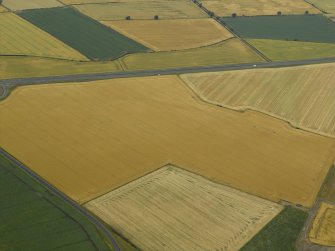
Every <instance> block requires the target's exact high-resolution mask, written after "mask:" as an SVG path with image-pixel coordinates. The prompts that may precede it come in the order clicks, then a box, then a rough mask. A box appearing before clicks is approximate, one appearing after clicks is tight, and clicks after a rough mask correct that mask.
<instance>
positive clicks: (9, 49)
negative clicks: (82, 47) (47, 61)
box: [0, 12, 88, 67]
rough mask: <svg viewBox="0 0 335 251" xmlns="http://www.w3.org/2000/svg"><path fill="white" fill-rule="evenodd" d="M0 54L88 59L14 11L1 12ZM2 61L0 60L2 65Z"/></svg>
mask: <svg viewBox="0 0 335 251" xmlns="http://www.w3.org/2000/svg"><path fill="white" fill-rule="evenodd" d="M0 34H1V39H0V54H1V55H29V56H40V57H50V58H61V59H71V60H83V61H87V60H88V59H87V58H86V57H85V56H84V55H82V54H80V53H79V52H77V51H75V50H74V49H72V48H71V47H69V46H67V45H66V44H64V43H63V42H61V41H59V40H57V39H56V38H54V37H53V36H51V35H50V34H48V33H46V32H44V31H43V30H41V29H39V28H37V27H36V26H34V25H32V24H31V23H29V22H27V21H26V20H24V19H22V18H21V17H19V16H17V15H16V14H14V13H11V12H6V13H0ZM1 64H2V62H0V67H1Z"/></svg>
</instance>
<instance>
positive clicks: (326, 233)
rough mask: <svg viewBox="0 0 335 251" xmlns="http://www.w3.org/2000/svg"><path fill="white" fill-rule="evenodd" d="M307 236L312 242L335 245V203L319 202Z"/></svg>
mask: <svg viewBox="0 0 335 251" xmlns="http://www.w3.org/2000/svg"><path fill="white" fill-rule="evenodd" d="M308 237H309V239H310V241H311V242H313V243H317V244H320V245H323V246H334V247H335V205H331V204H327V203H321V206H320V208H319V210H318V212H317V215H316V217H315V219H314V221H313V224H312V227H311V229H310V232H309V235H308Z"/></svg>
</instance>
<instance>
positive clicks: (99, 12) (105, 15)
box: [74, 0, 208, 21]
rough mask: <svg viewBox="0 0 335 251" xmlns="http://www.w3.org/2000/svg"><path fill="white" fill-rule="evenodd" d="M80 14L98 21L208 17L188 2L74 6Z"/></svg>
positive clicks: (157, 0) (174, 0) (132, 1)
mask: <svg viewBox="0 0 335 251" xmlns="http://www.w3.org/2000/svg"><path fill="white" fill-rule="evenodd" d="M74 7H76V8H77V9H78V10H80V11H81V12H82V13H84V14H86V15H88V16H90V17H92V18H94V19H96V20H99V21H109V20H125V18H126V17H127V16H130V17H131V19H154V16H155V15H158V16H159V18H160V19H185V18H207V17H208V15H207V14H206V13H205V12H204V11H202V10H201V9H200V8H198V7H197V6H196V5H195V4H194V3H192V1H189V0H172V1H170V0H169V1H166V0H155V1H153V0H150V1H134V0H129V1H113V2H112V3H103V4H83V5H74Z"/></svg>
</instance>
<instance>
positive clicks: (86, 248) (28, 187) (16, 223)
mask: <svg viewBox="0 0 335 251" xmlns="http://www.w3.org/2000/svg"><path fill="white" fill-rule="evenodd" d="M0 201H1V203H0V219H1V224H0V250H4V251H5V250H6V251H12V250H31V251H39V250H53V249H55V250H63V251H67V250H68V251H73V250H82V251H91V250H92V251H93V250H97V251H98V250H99V251H100V250H101V251H104V250H112V248H111V246H110V244H107V242H106V241H105V239H104V237H102V235H100V233H99V232H98V231H97V229H96V228H95V227H94V226H93V225H92V224H91V223H90V222H88V220H87V219H86V218H85V217H84V216H83V215H82V214H80V213H79V212H78V211H77V210H76V209H75V208H73V207H72V206H70V205H69V204H67V203H65V202H64V201H62V200H61V199H60V198H58V197H57V196H55V195H53V194H52V193H51V192H50V191H48V190H46V188H44V187H42V186H41V185H39V184H38V183H37V182H35V181H34V180H33V179H32V178H30V177H29V176H28V175H26V174H25V173H24V172H23V171H21V169H19V168H18V167H17V166H16V165H14V164H13V163H11V162H9V161H8V160H7V159H5V158H4V157H2V156H0ZM116 239H117V241H118V242H120V244H119V245H120V246H121V247H123V249H122V250H134V249H133V248H132V247H131V246H130V245H129V244H128V243H126V242H125V241H124V240H123V239H121V238H120V237H118V236H117V235H116Z"/></svg>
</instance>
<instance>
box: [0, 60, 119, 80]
mask: <svg viewBox="0 0 335 251" xmlns="http://www.w3.org/2000/svg"><path fill="white" fill-rule="evenodd" d="M114 71H122V69H121V67H120V65H119V64H118V61H103V62H102V61H88V62H76V61H68V60H55V59H49V58H39V57H12V56H10V57H6V56H1V57H0V79H10V78H27V77H44V76H61V75H69V74H81V73H101V72H114Z"/></svg>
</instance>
